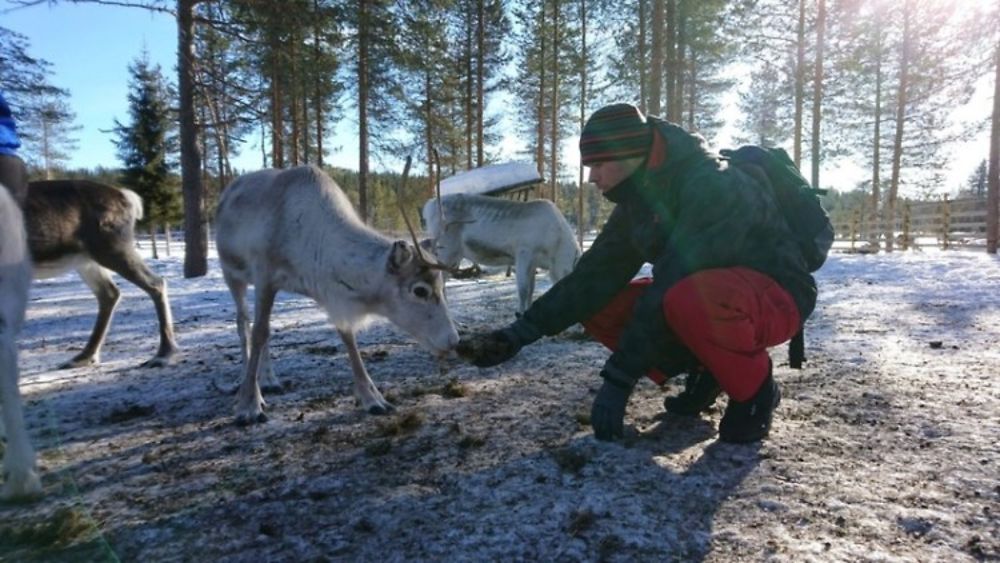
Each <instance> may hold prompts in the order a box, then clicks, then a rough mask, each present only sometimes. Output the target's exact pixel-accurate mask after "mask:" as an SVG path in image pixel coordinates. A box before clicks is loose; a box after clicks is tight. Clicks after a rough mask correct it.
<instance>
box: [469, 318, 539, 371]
mask: <svg viewBox="0 0 1000 563" xmlns="http://www.w3.org/2000/svg"><path fill="white" fill-rule="evenodd" d="M541 336H542V334H541V332H539V331H538V329H537V328H535V326H534V325H532V324H531V323H529V322H528V321H526V320H524V319H523V318H522V319H518V320H517V321H515V322H514V323H513V324H512V325H510V326H508V327H506V328H502V329H500V330H494V331H493V332H488V333H485V334H474V335H472V336H470V337H469V338H463V339H462V340H460V341H459V343H458V347H457V348H456V351H457V352H458V355H459V356H461V357H462V358H465V359H466V360H468V361H470V362H472V364H473V365H475V366H478V367H481V368H486V367H490V366H495V365H497V364H501V363H503V362H506V361H507V360H509V359H511V358H513V357H514V356H515V355H517V353H518V352H519V351H520V350H521V348H523V347H524V346H525V345H527V344H531V343H532V342H534V341H536V340H538V339H539V338H541Z"/></svg>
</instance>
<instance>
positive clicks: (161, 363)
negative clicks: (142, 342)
mask: <svg viewBox="0 0 1000 563" xmlns="http://www.w3.org/2000/svg"><path fill="white" fill-rule="evenodd" d="M176 360H177V355H176V354H175V353H173V352H171V353H169V354H157V355H156V356H153V357H152V358H150V359H149V360H147V361H146V362H144V363H143V364H142V366H140V367H144V368H165V367H167V366H172V365H174V363H176Z"/></svg>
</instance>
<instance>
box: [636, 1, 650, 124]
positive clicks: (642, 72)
mask: <svg viewBox="0 0 1000 563" xmlns="http://www.w3.org/2000/svg"><path fill="white" fill-rule="evenodd" d="M638 62H639V68H638V71H639V109H640V110H642V113H644V114H648V113H649V106H648V105H647V104H646V100H647V99H648V92H647V91H646V90H647V88H646V77H647V73H646V0H639V61H638Z"/></svg>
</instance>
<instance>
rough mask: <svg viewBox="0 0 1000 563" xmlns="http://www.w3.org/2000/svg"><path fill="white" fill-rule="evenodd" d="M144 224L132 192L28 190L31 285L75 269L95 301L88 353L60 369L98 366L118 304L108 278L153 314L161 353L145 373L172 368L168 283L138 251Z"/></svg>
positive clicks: (75, 185) (71, 185)
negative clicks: (131, 287) (123, 284)
mask: <svg viewBox="0 0 1000 563" xmlns="http://www.w3.org/2000/svg"><path fill="white" fill-rule="evenodd" d="M141 218H142V199H141V198H140V197H139V196H138V195H137V194H136V193H135V192H133V191H131V190H126V189H120V188H115V187H112V186H108V185H105V184H99V183H97V182H89V181H84V180H51V181H40V182H31V183H30V184H28V197H27V199H26V201H25V204H24V219H25V228H26V230H27V232H28V247H29V249H30V250H31V259H32V263H33V265H34V276H35V278H36V279H45V278H51V277H55V276H58V275H60V274H62V273H63V272H65V271H66V270H68V269H70V268H75V269H76V271H77V273H79V274H80V277H81V278H83V281H84V283H86V284H87V286H88V287H89V288H90V290H91V291H92V292H93V293H94V297H96V298H97V320H96V321H95V322H94V328H93V330H92V331H91V334H90V339H89V340H88V341H87V345H86V346H84V348H83V350H82V351H81V352H80V353H79V354H77V355H76V356H74V357H73V358H72V359H70V360H69V361H67V362H66V363H64V364H62V365H61V366H60V367H61V368H74V367H80V366H85V365H91V364H97V363H100V360H101V346H102V345H103V344H104V338H105V337H106V336H107V334H108V327H109V326H110V325H111V316H112V315H113V314H114V312H115V307H116V306H117V305H118V301H119V299H120V298H121V290H119V289H118V286H117V285H116V284H115V282H114V281H113V280H112V279H111V272H115V273H117V274H118V275H120V276H121V277H123V278H125V279H126V280H128V281H130V282H132V283H133V284H135V285H136V286H138V287H139V288H140V289H142V290H143V291H145V292H146V294H147V295H149V298H150V299H152V300H153V305H154V307H155V308H156V316H157V319H158V320H159V323H160V346H159V349H158V350H157V352H156V355H155V356H154V357H153V358H152V359H151V360H149V361H147V362H146V363H145V365H147V366H155V367H158V366H164V365H167V364H169V363H171V362H172V361H173V359H174V356H175V354H176V353H177V350H178V347H177V343H176V341H175V339H174V328H173V318H172V316H171V313H170V303H169V301H168V299H167V285H166V282H165V281H164V280H163V279H162V278H160V277H159V276H157V275H156V274H154V273H153V272H152V271H151V270H150V269H149V268H148V267H147V266H146V264H145V263H144V262H143V261H142V257H140V256H139V253H138V252H136V250H135V222H136V221H137V220H138V219H141Z"/></svg>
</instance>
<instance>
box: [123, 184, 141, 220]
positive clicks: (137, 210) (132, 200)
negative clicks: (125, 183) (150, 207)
mask: <svg viewBox="0 0 1000 563" xmlns="http://www.w3.org/2000/svg"><path fill="white" fill-rule="evenodd" d="M119 189H120V190H121V192H122V195H124V196H125V199H126V200H127V201H128V207H129V210H130V211H131V212H132V216H133V218H134V219H133V221H132V222H133V223H135V221H138V220H140V219H142V218H143V217H144V216H145V214H144V213H143V209H142V198H141V197H139V194H137V193H135V192H133V191H132V190H127V189H125V188H119Z"/></svg>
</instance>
